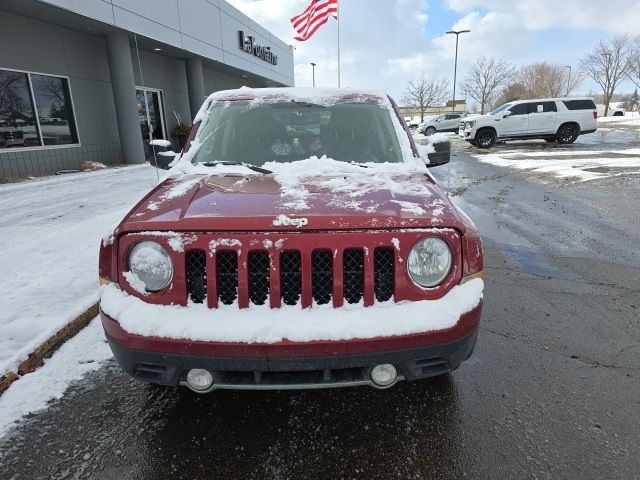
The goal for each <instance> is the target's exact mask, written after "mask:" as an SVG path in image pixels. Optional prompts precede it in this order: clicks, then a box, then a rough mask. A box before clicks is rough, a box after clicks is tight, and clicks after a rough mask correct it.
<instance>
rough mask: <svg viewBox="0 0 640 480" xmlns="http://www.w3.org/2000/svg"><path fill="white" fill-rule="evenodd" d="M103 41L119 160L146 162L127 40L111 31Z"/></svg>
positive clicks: (121, 34) (122, 35)
mask: <svg viewBox="0 0 640 480" xmlns="http://www.w3.org/2000/svg"><path fill="white" fill-rule="evenodd" d="M105 38H106V41H107V57H108V59H109V71H110V73H111V88H112V89H113V100H114V102H115V107H116V118H117V120H118V133H119V134H120V148H121V149H122V159H123V161H124V163H144V162H145V161H146V159H145V155H144V145H143V143H142V134H141V133H140V118H139V117H138V103H137V100H136V87H135V85H136V84H135V80H134V78H133V65H132V63H131V50H130V48H129V37H128V36H127V35H126V34H124V33H121V32H113V33H108V34H107V35H106V37H105ZM96 114H99V112H96Z"/></svg>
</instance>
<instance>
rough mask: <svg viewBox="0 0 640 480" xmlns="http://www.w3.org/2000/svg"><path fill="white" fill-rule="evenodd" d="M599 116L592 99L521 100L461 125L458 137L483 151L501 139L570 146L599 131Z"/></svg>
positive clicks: (463, 122) (465, 121) (506, 104)
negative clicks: (536, 141)
mask: <svg viewBox="0 0 640 480" xmlns="http://www.w3.org/2000/svg"><path fill="white" fill-rule="evenodd" d="M597 117H598V112H597V110H596V105H595V104H594V103H593V100H592V99H590V98H542V99H535V100H518V101H515V102H510V103H505V104H504V105H502V106H500V107H498V108H496V109H495V110H494V111H492V112H491V113H489V114H487V115H482V116H479V117H474V118H470V119H467V120H464V121H462V122H460V125H459V130H458V135H459V136H460V137H462V138H463V139H464V140H466V141H468V142H469V143H471V144H472V145H476V146H478V147H480V148H489V147H491V146H492V145H493V144H494V143H496V141H498V140H500V141H504V140H523V139H531V138H539V139H544V140H546V141H547V142H558V143H563V144H567V143H573V142H575V141H576V139H577V138H578V136H579V135H583V134H585V133H593V132H595V131H596V128H597V122H596V118H597Z"/></svg>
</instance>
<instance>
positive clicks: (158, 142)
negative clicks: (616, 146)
mask: <svg viewBox="0 0 640 480" xmlns="http://www.w3.org/2000/svg"><path fill="white" fill-rule="evenodd" d="M149 145H155V146H156V147H170V146H171V142H170V141H169V140H162V139H157V140H151V141H150V142H149Z"/></svg>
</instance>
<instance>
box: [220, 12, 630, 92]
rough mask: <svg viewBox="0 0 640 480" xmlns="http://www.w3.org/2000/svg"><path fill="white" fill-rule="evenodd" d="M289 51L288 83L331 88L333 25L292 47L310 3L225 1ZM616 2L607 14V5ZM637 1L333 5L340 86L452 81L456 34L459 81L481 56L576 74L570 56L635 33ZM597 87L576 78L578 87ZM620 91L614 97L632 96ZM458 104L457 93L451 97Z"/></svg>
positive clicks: (575, 60) (400, 86)
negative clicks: (295, 24) (295, 21)
mask: <svg viewBox="0 0 640 480" xmlns="http://www.w3.org/2000/svg"><path fill="white" fill-rule="evenodd" d="M227 1H228V2H229V3H231V4H232V5H234V6H235V7H236V8H238V9H239V10H240V11H242V12H244V13H245V14H247V15H248V16H250V17H251V18H253V19H254V20H256V21H257V22H258V23H260V24H261V25H263V26H264V27H266V28H267V29H269V30H270V31H271V32H273V33H274V34H276V35H277V36H278V37H279V38H281V39H282V40H283V41H285V42H286V43H289V44H292V45H295V47H296V50H295V53H294V55H295V77H296V85H297V86H310V85H311V66H310V65H309V63H310V62H315V63H316V64H317V67H316V85H318V86H336V85H337V22H336V21H334V20H330V21H329V23H327V24H326V25H324V26H323V27H321V29H320V30H319V31H318V32H317V33H316V34H315V35H314V37H312V38H311V39H310V40H308V41H306V42H297V41H295V40H293V36H294V32H293V29H292V28H291V24H290V23H289V18H290V17H292V16H294V15H296V14H298V13H300V12H301V11H302V10H304V8H305V7H306V5H307V4H308V3H309V1H310V0H227ZM614 5H615V7H614ZM639 5H640V0H608V1H602V0H561V1H560V0H340V19H341V20H340V22H341V23H340V36H341V59H342V61H341V72H342V86H349V87H355V88H367V87H368V88H374V89H380V90H384V91H387V92H388V93H390V94H391V95H392V96H393V97H395V98H396V99H398V100H399V99H400V98H401V96H402V91H403V90H404V87H405V85H406V83H407V82H408V81H409V80H411V79H413V78H416V77H418V76H420V74H421V73H423V72H424V73H426V74H427V75H429V74H431V73H432V72H433V71H437V72H438V73H439V74H440V75H442V76H444V77H446V78H447V79H449V81H450V82H451V81H452V80H453V59H454V53H455V36H454V35H444V32H446V31H447V30H451V29H454V30H460V29H469V30H471V33H468V34H464V35H462V36H461V37H460V51H459V55H458V79H460V78H461V77H462V76H464V74H465V73H466V71H467V69H468V67H469V65H470V64H471V63H472V62H473V60H474V59H475V58H477V57H478V56H480V55H487V56H497V57H504V58H506V59H508V60H509V61H511V62H512V63H514V64H525V63H531V62H538V61H550V62H554V63H557V64H560V65H563V66H564V65H571V66H573V67H574V68H576V67H578V64H579V58H580V57H581V56H582V55H583V54H584V53H585V52H586V51H588V50H590V49H591V48H593V46H594V45H595V44H596V43H597V42H598V40H599V39H608V38H610V37H612V36H614V35H616V34H620V33H625V32H627V33H630V34H633V35H638V34H640V22H638V16H639V13H640V6H639ZM589 89H594V90H596V85H595V84H594V83H593V82H590V81H585V83H584V84H583V86H582V88H581V90H583V91H584V93H586V92H587V91H588V90H589ZM632 90H633V86H632V85H631V84H630V83H629V84H625V85H623V87H622V88H621V89H620V91H621V92H626V91H632ZM458 97H459V98H460V96H459V95H458Z"/></svg>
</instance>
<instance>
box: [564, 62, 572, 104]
mask: <svg viewBox="0 0 640 480" xmlns="http://www.w3.org/2000/svg"><path fill="white" fill-rule="evenodd" d="M564 68H568V69H569V76H568V77H567V97H568V96H569V86H570V85H571V65H565V66H564Z"/></svg>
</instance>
